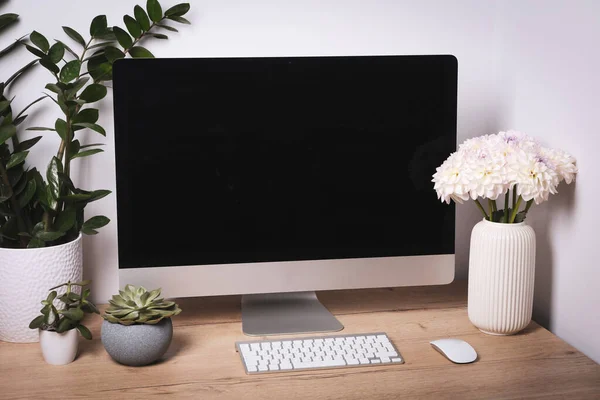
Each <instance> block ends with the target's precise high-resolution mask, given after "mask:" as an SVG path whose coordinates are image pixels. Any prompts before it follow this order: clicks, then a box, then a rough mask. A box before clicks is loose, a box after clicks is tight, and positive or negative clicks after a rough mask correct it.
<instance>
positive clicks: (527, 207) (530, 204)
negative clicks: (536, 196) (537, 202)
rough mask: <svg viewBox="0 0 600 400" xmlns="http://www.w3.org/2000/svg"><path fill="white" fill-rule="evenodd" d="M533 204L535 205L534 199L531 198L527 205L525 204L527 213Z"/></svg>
mask: <svg viewBox="0 0 600 400" xmlns="http://www.w3.org/2000/svg"><path fill="white" fill-rule="evenodd" d="M532 205H533V199H531V200H529V201H528V202H527V205H526V206H525V213H527V212H528V211H529V209H530V208H531V206H532Z"/></svg>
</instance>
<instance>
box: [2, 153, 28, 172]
mask: <svg viewBox="0 0 600 400" xmlns="http://www.w3.org/2000/svg"><path fill="white" fill-rule="evenodd" d="M27 154H29V152H28V151H22V152H20V153H13V154H12V155H11V156H10V158H9V159H8V162H7V163H6V169H11V168H13V167H16V166H17V165H19V164H21V163H22V162H23V161H25V158H26V157H27Z"/></svg>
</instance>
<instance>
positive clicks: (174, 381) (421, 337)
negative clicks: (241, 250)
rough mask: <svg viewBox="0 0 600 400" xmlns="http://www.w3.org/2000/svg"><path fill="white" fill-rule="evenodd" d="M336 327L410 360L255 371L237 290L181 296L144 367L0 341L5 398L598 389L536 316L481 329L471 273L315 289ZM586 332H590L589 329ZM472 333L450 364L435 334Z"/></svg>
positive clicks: (578, 356) (96, 323)
mask: <svg viewBox="0 0 600 400" xmlns="http://www.w3.org/2000/svg"><path fill="white" fill-rule="evenodd" d="M319 298H320V299H321V301H322V302H323V303H324V304H325V305H326V306H327V307H328V308H329V309H330V310H331V311H332V312H333V313H334V314H335V315H336V316H338V318H339V320H340V321H341V322H342V323H343V324H344V325H345V327H346V328H345V330H344V331H343V333H365V332H376V331H384V332H387V333H388V335H389V336H390V338H391V339H392V341H393V342H394V343H395V344H396V346H397V347H398V349H399V350H400V352H401V353H402V355H403V356H404V358H405V360H406V363H405V364H402V365H393V366H376V367H364V368H345V369H331V370H321V371H299V372H288V373H279V374H267V375H252V376H248V375H246V374H245V373H244V369H243V367H242V365H241V361H240V358H239V355H238V354H237V353H236V351H235V349H234V342H235V341H237V340H245V339H247V337H245V336H244V335H243V334H242V332H241V322H240V297H239V296H223V297H206V298H195V299H180V300H179V301H178V302H179V304H180V306H181V307H182V309H183V310H184V312H183V313H182V314H181V315H179V316H178V317H176V318H174V325H175V334H174V335H175V336H174V340H173V343H172V345H171V347H170V349H169V351H168V352H167V355H166V357H165V359H164V360H163V361H161V362H159V363H157V364H154V365H150V366H147V367H139V368H134V367H125V366H122V365H119V364H117V363H115V362H113V361H112V360H111V359H110V357H109V356H108V354H107V353H106V352H105V350H104V348H103V347H102V343H101V342H100V340H99V336H100V323H101V319H100V317H98V316H95V318H94V319H93V320H92V321H89V326H90V327H91V329H92V332H93V334H94V340H92V341H90V342H88V341H85V340H83V339H81V346H80V354H79V356H78V357H77V359H76V360H75V362H73V363H72V364H69V365H66V366H51V365H47V364H45V362H44V361H43V359H42V356H41V353H40V349H39V345H38V344H11V343H4V342H0V398H1V399H34V398H35V399H37V398H40V399H57V398H61V399H67V398H81V399H136V398H139V399H146V398H164V397H166V396H167V395H172V396H173V397H177V398H193V399H277V400H281V399H283V400H290V399H296V398H306V399H334V398H340V399H400V398H408V399H421V398H435V399H444V398H448V399H471V398H472V399H495V398H502V399H523V398H560V399H580V398H585V399H600V366H599V365H598V364H596V363H595V362H593V361H592V360H591V359H589V358H587V357H586V356H584V355H583V354H582V353H580V352H579V351H577V350H575V349H574V348H573V347H571V346H569V345H568V344H566V343H565V342H563V341H562V340H560V339H559V338H557V337H556V336H554V335H553V334H551V333H550V332H548V331H547V330H546V329H544V328H542V327H540V326H539V325H537V324H536V323H535V322H532V323H531V324H530V325H529V327H528V328H527V329H526V330H525V331H524V332H522V333H520V334H517V335H514V336H505V337H501V336H498V337H496V336H488V335H484V334H482V333H480V332H479V331H478V330H477V329H476V328H475V327H473V325H471V323H470V322H469V320H468V318H467V310H466V284H465V283H464V282H455V283H453V284H451V285H447V286H435V287H417V288H414V287H413V288H394V289H369V290H347V291H336V292H334V291H332V292H322V293H320V294H319ZM590 334H591V333H590ZM445 337H457V338H461V339H465V340H467V341H468V342H469V343H471V344H472V345H473V347H474V348H475V349H476V350H477V352H478V353H479V360H478V361H477V362H475V363H473V364H467V365H455V364H452V363H450V362H449V361H448V360H446V359H445V358H444V357H443V356H441V355H440V354H439V353H437V352H436V351H435V350H433V348H432V347H431V346H430V344H429V342H430V341H431V340H434V339H439V338H445Z"/></svg>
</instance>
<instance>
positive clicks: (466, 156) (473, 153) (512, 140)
mask: <svg viewBox="0 0 600 400" xmlns="http://www.w3.org/2000/svg"><path fill="white" fill-rule="evenodd" d="M577 172H578V170H577V164H576V160H575V158H573V157H572V156H571V155H569V154H567V153H566V152H564V151H562V150H556V149H550V148H547V147H543V146H541V145H540V144H539V143H538V142H537V141H536V140H534V139H533V138H531V137H529V136H527V135H525V134H523V133H521V132H517V131H508V132H500V133H498V134H494V135H485V136H479V137H476V138H473V139H468V140H466V141H465V142H464V143H462V144H461V145H460V146H459V149H458V151H456V152H454V153H452V154H451V155H450V156H449V157H448V158H447V159H446V161H444V163H443V164H442V165H441V166H439V167H438V168H437V169H436V172H435V174H433V180H432V182H434V189H435V191H436V192H437V196H438V198H439V199H440V200H441V201H442V202H446V203H450V201H451V200H454V201H455V202H458V203H462V202H463V201H466V200H469V198H471V199H473V201H474V202H475V205H476V206H477V207H478V208H479V210H480V211H481V213H482V214H483V216H484V217H485V219H487V220H489V221H492V222H501V223H517V222H522V221H523V220H524V219H525V217H526V215H527V212H528V211H529V209H530V207H531V206H532V204H533V202H535V204H540V203H542V202H544V201H546V200H548V196H549V195H550V194H555V193H557V190H556V188H557V186H558V184H559V183H560V182H562V181H563V180H564V181H565V182H567V184H569V183H571V182H573V181H574V179H575V176H576V175H577ZM511 194H512V200H511ZM502 196H504V209H503V210H498V208H497V204H496V200H497V199H498V198H499V197H502ZM480 197H481V198H482V199H487V200H488V207H489V211H487V212H486V210H485V208H484V207H483V205H482V204H481V202H480V201H479V198H480ZM523 201H524V202H525V204H522V203H523ZM522 206H523V209H522V210H520V209H521V207H522Z"/></svg>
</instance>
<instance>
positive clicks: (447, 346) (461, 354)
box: [430, 339, 477, 364]
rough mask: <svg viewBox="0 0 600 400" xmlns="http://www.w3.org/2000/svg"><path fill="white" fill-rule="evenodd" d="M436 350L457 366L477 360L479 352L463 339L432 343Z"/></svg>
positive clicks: (440, 340)
mask: <svg viewBox="0 0 600 400" xmlns="http://www.w3.org/2000/svg"><path fill="white" fill-rule="evenodd" d="M430 343H431V345H432V346H433V348H434V349H436V350H437V351H439V352H440V353H442V355H444V356H445V357H446V358H447V359H448V360H450V361H452V362H453V363H456V364H468V363H472V362H473V361H475V360H477V352H476V351H475V349H474V348H473V347H472V346H471V345H470V344H469V343H467V342H465V341H464V340H461V339H439V340H434V341H433V342H430Z"/></svg>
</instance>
